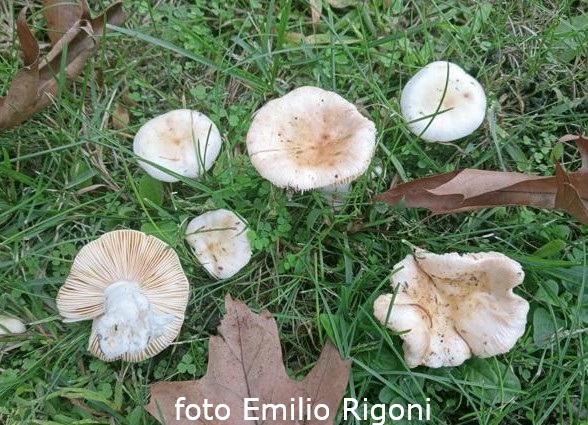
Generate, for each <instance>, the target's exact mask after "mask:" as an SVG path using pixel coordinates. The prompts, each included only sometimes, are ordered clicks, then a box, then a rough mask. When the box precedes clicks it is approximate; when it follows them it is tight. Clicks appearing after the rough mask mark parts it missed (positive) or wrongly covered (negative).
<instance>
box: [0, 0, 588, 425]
mask: <svg viewBox="0 0 588 425" xmlns="http://www.w3.org/2000/svg"><path fill="white" fill-rule="evenodd" d="M22 3H23V2H21V1H19V0H14V1H13V2H12V1H8V2H7V3H5V4H3V5H1V6H0V13H1V14H2V15H0V28H3V29H5V28H10V24H11V22H12V20H13V19H14V17H15V16H16V13H17V12H18V10H19V9H20V7H21V6H22ZM95 3H99V5H96V10H98V9H99V8H100V7H105V6H106V5H108V4H109V2H108V1H106V0H102V1H100V2H95ZM230 3H231V5H225V4H224V2H220V1H218V0H196V1H193V2H187V1H175V0H162V1H158V2H148V1H136V2H133V1H130V0H128V1H125V4H126V10H127V11H128V14H129V18H128V20H127V23H126V24H125V27H124V28H120V29H113V31H112V32H111V33H110V34H109V36H108V38H107V40H106V43H105V44H103V45H102V46H101V48H100V49H99V50H98V52H97V53H96V55H95V56H94V57H93V58H92V60H90V61H89V62H88V63H87V65H86V68H85V71H84V72H83V73H82V75H81V76H80V77H78V78H77V79H76V82H75V83H74V84H73V85H72V86H71V87H70V88H68V89H67V90H65V91H64V92H62V93H60V94H59V96H57V98H56V100H55V105H54V106H52V107H50V108H48V109H46V110H45V111H43V112H41V113H40V114H38V115H36V116H35V117H33V118H32V119H29V120H28V121H26V122H25V123H24V124H22V125H20V126H19V127H17V128H14V129H12V130H7V131H3V132H0V149H1V154H2V156H1V158H0V288H1V291H0V311H3V312H5V313H8V314H12V315H14V316H17V317H20V318H22V319H23V320H24V321H26V322H27V324H28V331H27V332H26V334H24V335H20V336H15V337H11V338H10V341H8V343H9V344H10V345H9V346H5V347H4V350H3V351H0V423H6V424H10V425H12V424H90V423H91V424H113V423H116V424H129V425H134V424H152V423H155V421H154V420H153V419H152V418H151V417H150V416H149V415H148V414H147V413H146V412H145V411H144V410H143V407H142V406H143V405H144V404H145V403H146V402H147V399H148V389H147V385H148V384H149V383H150V382H154V381H157V380H164V379H165V380H181V379H196V378H198V377H200V376H202V374H204V373H205V371H206V364H207V340H208V336H209V335H210V334H211V333H214V332H215V330H216V326H217V325H218V323H219V320H220V317H221V315H222V312H223V309H224V307H223V298H224V295H225V294H226V293H230V294H232V296H233V297H235V298H238V299H241V300H243V301H245V302H246V303H247V304H248V305H249V307H250V308H252V309H254V310H259V309H263V308H267V309H269V310H270V311H271V312H272V313H273V314H274V316H275V317H276V320H277V323H278V326H279V329H280V332H281V340H282V348H283V351H284V357H285V362H286V365H287V367H288V370H289V371H290V373H291V374H292V375H293V376H302V375H304V374H305V373H307V371H308V370H309V368H310V367H311V366H312V365H313V364H314V362H315V361H316V359H317V357H318V353H319V352H320V348H321V346H322V343H323V341H324V339H325V337H326V336H327V335H328V336H330V337H331V338H332V339H333V340H334V341H335V343H336V345H337V346H338V347H339V349H340V351H341V352H342V353H343V354H344V355H345V356H351V357H352V358H353V362H354V363H353V370H352V376H351V379H350V383H349V386H348V393H347V396H348V397H355V398H357V399H360V400H361V399H363V398H364V397H365V398H367V400H368V401H369V402H370V403H401V404H406V403H419V402H423V401H424V399H425V398H430V404H431V417H432V420H431V423H436V424H437V423H438V424H499V423H500V424H587V423H588V411H587V410H588V409H587V408H586V406H588V385H587V378H586V375H587V370H588V332H587V330H588V284H587V280H588V273H587V271H586V270H587V259H588V255H587V252H586V241H587V238H588V229H587V228H586V226H583V225H581V224H579V223H578V222H577V221H575V220H573V219H572V218H570V217H569V216H567V215H565V214H562V213H559V212H553V211H541V210H533V209H527V208H503V207H502V208H493V209H488V210H481V211H477V212H473V213H468V214H456V215H449V216H435V217H429V216H428V215H427V213H426V212H425V211H423V210H409V209H405V208H403V207H402V206H399V207H388V206H385V205H383V204H378V203H374V202H372V197H373V195H374V194H376V193H379V192H382V191H384V190H386V189H387V187H388V186H389V184H390V182H391V180H392V178H393V177H394V176H398V178H400V179H401V180H407V179H412V178H417V177H421V176H425V175H429V174H430V173H437V172H444V171H449V170H454V169H456V168H461V167H478V168H484V169H505V170H511V171H524V172H528V173H534V174H540V175H544V174H549V173H552V172H553V158H554V157H556V158H559V159H560V160H561V161H562V162H563V163H564V165H565V167H566V168H567V169H569V170H575V169H576V168H577V167H578V165H579V157H578V155H577V152H576V151H575V149H574V147H573V146H572V145H570V144H566V145H565V146H559V144H558V143H557V139H558V138H559V137H561V136H563V135H565V134H569V133H576V134H577V133H581V132H582V131H583V130H584V131H586V129H587V128H588V97H587V96H588V93H587V85H586V81H588V48H587V47H586V46H588V32H587V31H588V17H587V15H586V14H585V13H586V12H585V11H586V2H585V1H563V2H555V1H543V2H532V1H531V2H492V3H490V2H487V3H486V2H484V3H482V2H473V1H468V2H457V1H439V0H435V1H433V2H406V1H401V0H392V1H386V0H371V1H366V2H363V6H359V7H350V8H347V9H343V10H335V9H330V8H329V7H326V6H325V7H324V8H323V15H322V19H321V21H320V22H319V23H317V24H316V25H313V24H312V23H311V20H310V7H309V5H308V4H307V3H306V2H304V1H282V0H276V1H259V0H257V1H256V0H251V1H245V0H234V1H233V2H230ZM358 3H359V2H358ZM582 10H584V15H582ZM35 23H36V24H38V26H40V25H42V22H41V21H40V20H35ZM11 34H12V33H11V32H10V31H6V32H5V31H0V49H1V50H0V53H1V55H0V92H1V93H2V94H4V93H5V92H6V90H7V88H8V86H9V83H10V80H11V78H12V75H13V74H14V72H15V71H16V70H17V69H18V68H19V67H20V66H21V62H20V59H19V56H18V50H17V46H16V42H15V40H14V38H13V36H12V35H11ZM38 34H39V35H42V33H41V32H40V30H39V31H38ZM439 59H445V60H451V61H453V62H456V63H458V64H460V65H461V66H463V67H464V68H465V69H466V70H468V71H469V72H470V73H472V74H473V75H474V76H476V77H477V78H478V79H479V80H480V82H481V83H482V85H483V86H484V87H485V89H486V92H487V95H488V100H489V107H490V110H489V114H488V117H487V120H486V121H485V123H484V126H483V127H482V128H480V129H479V130H478V131H476V132H475V133H474V134H473V135H471V136H469V137H467V138H464V139H463V140H460V141H457V142H455V143H454V144H450V145H437V144H430V143H424V142H422V141H420V140H418V138H416V137H415V136H413V135H412V134H411V133H410V132H409V131H408V129H407V128H406V126H405V125H404V123H403V122H402V119H401V118H400V116H399V101H398V99H399V94H400V90H401V88H402V86H403V84H404V83H405V82H406V81H407V80H408V78H410V76H411V75H412V74H414V73H415V72H416V71H417V70H418V69H419V68H420V67H422V66H424V65H425V64H427V63H428V62H431V61H433V60H439ZM308 84H310V85H317V86H320V87H322V88H325V89H329V90H334V91H336V92H338V93H339V94H341V95H342V96H344V97H345V98H347V99H348V100H350V101H352V102H354V103H355V104H356V105H357V106H358V107H359V108H360V110H361V111H362V112H363V113H364V114H365V115H367V116H369V117H370V118H371V119H372V120H373V121H374V122H375V124H376V127H377V129H378V148H377V150H376V155H375V157H374V160H373V162H372V165H371V167H370V170H368V172H367V173H366V174H365V175H364V176H362V177H361V178H360V179H358V180H357V181H356V182H355V183H354V184H353V187H352V193H351V195H350V196H349V199H348V201H347V203H346V205H345V207H344V208H343V209H342V210H340V211H337V212H333V211H332V210H331V208H330V207H329V206H328V205H326V204H325V203H324V202H323V201H322V199H321V198H320V196H318V194H317V193H315V192H312V191H310V192H306V193H302V194H294V195H291V194H288V193H286V192H285V191H284V190H282V189H278V188H276V187H273V186H272V185H270V184H269V183H268V182H265V181H264V180H263V179H262V178H261V177H260V176H259V175H258V173H257V172H256V171H255V170H254V169H253V167H252V166H251V164H250V161H249V158H248V157H247V156H246V149H245V146H244V138H245V134H246V132H247V129H248V126H249V123H250V122H251V114H252V113H253V112H254V111H255V110H256V109H257V108H259V107H260V106H262V105H263V104H264V103H265V102H266V101H267V100H269V99H271V98H274V97H277V96H279V95H282V94H284V93H286V92H288V91H289V90H291V89H293V88H295V87H298V86H301V85H308ZM117 104H118V105H124V106H125V107H126V108H127V109H128V110H129V112H130V116H131V121H130V123H129V125H128V127H125V128H123V129H121V130H114V129H113V128H112V125H111V114H112V112H113V110H114V108H115V105H117ZM179 107H189V108H193V109H197V110H200V111H202V112H203V113H205V114H207V115H208V116H210V117H211V119H212V120H213V121H215V122H216V123H217V125H218V126H219V128H220V129H221V133H222V134H223V138H224V147H223V150H222V153H221V155H220V157H219V158H218V160H217V161H216V163H215V166H214V168H213V169H212V170H211V171H210V172H209V173H207V175H205V176H204V177H203V178H202V179H201V180H199V181H194V180H189V179H185V180H184V181H183V182H180V183H175V184H163V185H162V186H161V187H159V186H157V185H156V186H155V187H151V185H150V184H149V181H146V180H145V178H144V173H143V172H142V171H141V169H140V168H139V167H138V166H137V163H136V161H135V158H134V157H133V155H132V150H131V142H132V137H133V135H134V133H135V132H136V131H137V129H138V128H139V126H140V125H141V124H142V123H143V122H144V121H146V120H147V119H149V118H151V117H153V116H155V115H157V114H159V113H163V112H166V111H168V110H171V109H175V108H179ZM562 147H563V148H564V149H563V153H562ZM376 166H380V167H382V173H380V174H379V175H374V174H373V173H372V171H373V169H374V168H375V167H376ZM142 179H143V180H142ZM159 191H161V193H160V192H159ZM159 194H162V195H163V196H162V197H160V196H159ZM213 208H228V209H232V210H235V211H238V212H239V214H240V215H241V216H243V217H244V218H245V219H246V220H247V221H248V222H249V225H250V228H251V230H252V235H253V243H254V247H255V250H254V256H253V259H252V261H251V262H250V264H249V265H248V266H247V267H246V268H245V269H244V270H243V271H241V272H240V273H239V274H238V275H237V276H235V277H234V278H231V279H228V280H225V281H220V282H218V281H214V280H213V279H211V278H210V277H208V276H207V275H206V273H205V272H204V270H203V269H202V268H201V267H200V266H199V265H198V264H197V263H196V261H195V259H194V258H193V257H192V254H191V253H190V251H189V250H188V248H187V246H186V245H185V243H184V240H183V229H184V228H185V225H186V224H187V221H188V220H189V219H190V218H192V217H193V216H195V215H197V214H198V213H200V212H203V211H207V210H210V209H213ZM121 228H130V229H143V230H144V231H148V232H150V233H153V234H156V235H158V236H159V237H160V238H162V239H164V240H166V241H167V242H168V243H169V244H170V245H171V246H172V247H173V248H174V249H176V251H177V252H178V254H179V256H180V259H181V262H182V264H183V266H184V269H185V272H186V273H187V275H188V277H189V280H190V282H191V298H190V302H189V306H188V309H187V318H186V321H185V323H184V326H183V328H182V332H181V335H180V337H179V339H178V341H177V343H175V344H174V345H173V346H172V347H170V348H168V349H166V350H165V351H164V352H162V353H161V354H159V355H158V356H156V357H155V358H153V359H150V360H147V361H144V362H141V363H139V364H127V363H122V362H120V361H116V362H113V363H104V362H102V361H99V360H97V359H95V358H93V357H91V355H89V353H88V352H87V351H86V344H87V339H88V335H89V331H90V323H88V322H82V323H78V324H64V323H63V322H62V321H61V320H60V319H59V315H58V312H57V309H56V306H55V296H56V294H57V291H58V289H59V287H60V286H61V284H62V283H63V281H64V279H65V277H66V276H67V274H68V272H69V268H70V266H71V263H72V260H73V258H74V256H75V254H76V253H77V252H78V250H79V249H80V247H81V246H83V245H84V244H85V243H86V242H88V241H90V240H93V239H95V238H96V237H98V236H99V235H101V234H103V233H104V232H107V231H110V230H114V229H121ZM404 240H406V241H409V242H410V243H412V244H414V245H418V246H421V247H424V248H427V249H429V250H431V251H433V252H439V253H442V252H447V251H450V250H451V251H454V250H457V251H460V252H468V251H490V250H494V251H501V252H504V253H506V254H507V255H509V256H511V257H512V258H515V259H517V260H518V261H520V262H521V263H522V264H523V267H524V269H525V272H526V279H525V282H524V284H523V285H522V286H521V287H520V288H519V289H517V293H519V294H520V295H522V296H524V297H525V298H526V299H527V300H528V301H529V302H530V305H531V310H530V312H529V316H528V325H527V330H526V333H525V335H524V336H523V337H522V338H521V339H520V340H519V342H518V343H517V345H516V346H515V347H514V349H513V350H511V351H510V352H509V353H507V354H505V355H501V356H498V357H495V358H490V359H472V360H470V361H467V362H466V363H465V364H464V365H462V366H459V367H455V368H442V369H429V368H426V367H418V368H416V369H413V370H410V369H408V368H407V367H406V366H405V364H404V361H403V357H402V348H401V340H400V338H399V337H398V336H397V335H395V334H393V333H392V332H390V331H388V330H386V329H383V328H382V327H381V326H380V325H379V324H378V323H377V322H376V320H375V319H374V318H373V317H372V314H371V305H372V303H373V301H374V299H375V297H376V296H377V295H379V294H381V293H384V292H386V291H387V290H388V281H389V277H390V274H391V269H392V265H393V264H395V263H397V262H398V261H400V260H401V259H402V258H403V257H404V256H405V255H406V254H408V253H409V252H410V247H409V245H407V244H406V243H404V242H403V241H404ZM348 423H354V422H353V421H349V422H348ZM397 423H398V422H397Z"/></svg>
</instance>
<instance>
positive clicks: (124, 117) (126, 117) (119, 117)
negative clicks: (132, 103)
mask: <svg viewBox="0 0 588 425" xmlns="http://www.w3.org/2000/svg"><path fill="white" fill-rule="evenodd" d="M130 120H131V115H130V114H129V110H128V109H127V108H125V107H124V106H122V105H121V104H119V103H117V104H116V105H115V107H114V111H112V128H114V129H115V130H122V129H123V128H127V127H128V125H129V121H130Z"/></svg>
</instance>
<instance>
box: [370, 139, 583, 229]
mask: <svg viewBox="0 0 588 425" xmlns="http://www.w3.org/2000/svg"><path fill="white" fill-rule="evenodd" d="M562 140H565V141H572V140H574V141H575V142H576V144H577V146H578V150H579V152H580V157H581V160H582V165H581V167H580V169H579V170H578V171H576V172H573V173H569V174H566V172H565V171H564V169H563V167H562V166H561V165H560V164H556V166H555V176H544V177H541V176H531V175H528V174H523V173H511V172H502V171H487V170H477V169H471V168H466V169H464V170H459V171H452V172H450V173H445V174H437V175H433V176H429V177H424V178H421V179H417V180H413V181H410V182H407V183H402V184H399V185H396V186H393V187H391V188H390V190H388V191H387V192H384V193H381V194H379V195H377V196H376V198H375V199H376V200H378V201H384V202H387V203H389V204H392V205H395V204H397V203H399V202H400V201H402V200H403V199H404V200H405V202H406V206H407V207H409V208H427V209H428V210H430V211H431V212H432V213H433V214H447V213H454V212H461V211H471V210H476V209H480V208H487V207H493V206H500V205H526V206H530V207H537V208H549V209H557V210H561V211H565V212H567V213H568V214H570V215H571V216H573V217H575V218H576V219H577V220H578V221H580V222H581V223H583V224H588V139H587V138H585V137H583V136H573V137H570V136H565V137H564V138H562Z"/></svg>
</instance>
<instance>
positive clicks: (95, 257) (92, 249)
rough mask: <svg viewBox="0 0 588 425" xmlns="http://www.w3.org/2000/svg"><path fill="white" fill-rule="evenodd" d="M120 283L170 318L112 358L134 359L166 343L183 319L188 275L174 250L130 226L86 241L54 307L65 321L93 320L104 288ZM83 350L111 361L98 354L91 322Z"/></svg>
mask: <svg viewBox="0 0 588 425" xmlns="http://www.w3.org/2000/svg"><path fill="white" fill-rule="evenodd" d="M120 281H131V282H136V283H137V285H138V286H139V288H140V290H141V293H142V294H143V295H144V296H145V297H146V298H147V299H148V301H149V303H150V305H151V307H152V308H153V310H154V312H155V313H157V314H162V315H164V314H165V315H170V316H172V319H171V320H170V321H169V322H168V323H166V325H165V332H163V334H162V335H160V336H157V337H154V338H151V339H150V340H149V343H148V345H147V347H146V348H145V349H144V350H143V351H142V352H140V353H125V354H123V355H121V356H118V357H117V358H120V359H122V360H125V361H132V362H138V361H141V360H144V359H146V358H149V357H152V356H154V355H156V354H157V353H159V352H160V351H162V350H163V349H164V348H166V347H167V346H168V345H170V344H171V343H172V342H173V341H174V339H175V338H176V337H177V335H178V334H179V332H180V328H181V326H182V323H183V321H184V312H185V310H186V306H187V303H188V295H189V294H188V291H189V287H188V279H187V278H186V275H185V274H184V271H183V270H182V266H181V264H180V260H179V258H178V256H177V254H176V253H175V251H174V250H173V249H172V248H171V247H170V246H169V245H167V244H166V243H165V242H163V241H161V240H159V239H157V238H155V237H153V236H150V235H147V234H145V233H143V232H138V231H135V230H115V231H112V232H108V233H105V234H104V235H102V236H101V237H100V238H98V239H96V240H94V241H92V242H89V243H88V244H87V245H85V246H84V247H83V248H82V249H81V250H80V252H79V253H78V254H77V256H76V257H75V259H74V262H73V265H72V268H71V271H70V273H69V276H68V277H67V279H66V280H65V283H64V284H63V286H62V287H61V288H60V290H59V293H58V295H57V308H58V310H59V313H60V315H61V316H62V317H63V318H64V321H65V322H76V321H80V320H90V319H97V318H99V317H100V316H101V315H102V314H103V313H104V303H105V296H104V291H105V289H106V288H107V287H108V286H110V285H111V284H113V283H115V282H120ZM88 349H89V350H90V351H91V352H92V354H93V355H95V356H96V357H98V358H100V359H102V360H105V361H111V360H116V358H108V357H107V356H105V354H104V353H103V351H102V349H101V348H100V340H99V336H98V335H97V333H96V331H95V326H93V327H92V333H91V335H90V343H89V347H88Z"/></svg>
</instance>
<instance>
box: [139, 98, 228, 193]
mask: <svg viewBox="0 0 588 425" xmlns="http://www.w3.org/2000/svg"><path fill="white" fill-rule="evenodd" d="M221 144H222V140H221V136H220V133H219V131H218V128H217V127H216V125H215V124H214V123H213V122H212V121H211V120H210V119H209V118H208V117H207V116H206V115H204V114H202V113H200V112H196V111H192V110H189V109H176V110H174V111H170V112H167V113H165V114H163V115H159V116H157V117H155V118H152V119H151V120H149V121H147V122H146V123H145V124H143V126H142V127H141V128H140V129H139V131H138V132H137V134H136V135H135V139H134V141H133V151H134V152H135V154H136V155H137V156H138V157H139V158H140V159H144V160H145V161H141V160H139V165H140V166H141V167H142V168H143V169H144V170H145V171H146V172H147V173H149V175H151V177H153V178H154V179H157V180H161V181H163V182H177V181H178V180H179V179H178V178H176V177H174V176H172V175H171V174H169V173H168V172H166V170H165V169H168V170H171V171H173V172H174V173H176V174H180V175H182V176H185V177H191V178H198V177H199V176H200V175H202V173H203V172H204V171H206V170H208V169H210V167H212V164H213V162H214V160H215V159H216V157H217V156H218V154H219V152H220V149H221ZM151 163H153V164H157V165H159V166H161V167H163V169H160V168H158V167H156V166H154V165H152V164H151Z"/></svg>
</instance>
